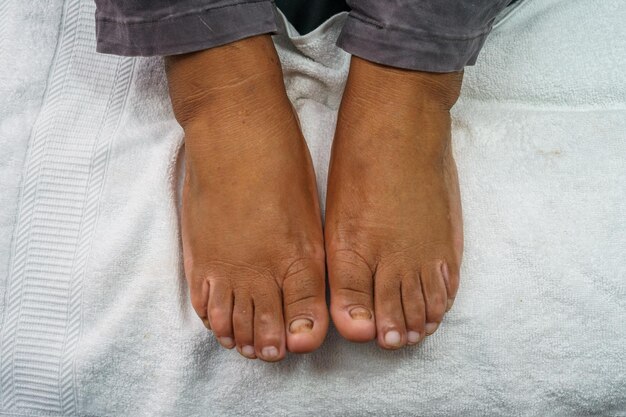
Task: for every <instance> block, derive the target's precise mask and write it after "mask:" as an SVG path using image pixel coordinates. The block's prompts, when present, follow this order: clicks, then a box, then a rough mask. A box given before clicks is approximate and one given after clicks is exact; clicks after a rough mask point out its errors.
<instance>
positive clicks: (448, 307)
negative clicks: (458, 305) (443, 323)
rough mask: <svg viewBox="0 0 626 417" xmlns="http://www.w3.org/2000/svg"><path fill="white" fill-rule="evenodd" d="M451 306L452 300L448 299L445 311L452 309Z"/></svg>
mask: <svg viewBox="0 0 626 417" xmlns="http://www.w3.org/2000/svg"><path fill="white" fill-rule="evenodd" d="M452 304H454V300H453V299H452V298H449V299H448V305H447V306H446V311H450V309H451V308H452Z"/></svg>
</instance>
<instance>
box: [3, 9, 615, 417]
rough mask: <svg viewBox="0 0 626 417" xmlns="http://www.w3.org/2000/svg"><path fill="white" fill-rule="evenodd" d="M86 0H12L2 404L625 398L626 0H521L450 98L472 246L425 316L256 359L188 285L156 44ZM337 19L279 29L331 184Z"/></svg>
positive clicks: (445, 412)
mask: <svg viewBox="0 0 626 417" xmlns="http://www.w3.org/2000/svg"><path fill="white" fill-rule="evenodd" d="M93 13H94V5H93V3H92V1H91V0H64V1H63V0H51V1H47V2H43V3H37V4H34V3H33V2H20V1H17V0H12V1H9V2H4V3H1V4H0V56H1V57H2V58H3V59H2V62H3V63H4V65H3V66H2V67H0V149H1V151H0V190H1V193H0V323H1V324H0V326H1V327H0V416H3V417H7V416H12V417H13V416H15V417H17V416H20V417H24V416H48V417H50V416H138V417H141V416H146V417H148V416H150V417H152V416H251V415H252V416H320V415H324V416H455V415H464V416H491V415H494V416H495V415H497V416H500V415H510V416H538V417H539V416H541V417H543V416H564V417H565V416H591V415H601V416H625V415H626V364H625V361H624V347H625V346H626V320H625V319H626V301H625V300H626V290H625V282H626V263H625V262H624V261H625V258H624V253H626V215H625V214H626V193H625V192H624V191H625V190H626V188H625V185H624V184H626V163H625V162H624V161H625V159H626V140H625V139H626V77H624V76H623V74H624V68H625V67H626V26H625V25H624V24H623V22H624V21H626V4H624V2H623V1H622V0H603V1H599V0H598V1H588V0H577V1H572V0H543V1H526V2H522V3H519V6H517V7H516V8H515V9H512V10H510V12H509V13H507V14H506V16H505V17H503V18H502V20H500V21H499V22H498V23H496V25H495V27H494V30H493V32H492V34H491V35H490V38H489V40H488V41H487V43H486V44H485V48H484V50H483V52H482V53H481V56H480V58H479V59H478V62H477V65H476V66H475V67H472V68H468V69H467V70H466V74H465V80H464V87H463V92H462V98H461V99H460V101H459V103H458V104H457V105H456V106H455V107H454V109H453V140H454V146H455V155H456V158H457V162H458V165H459V176H460V181H461V192H462V200H463V206H464V218H465V233H466V250H465V258H464V263H463V268H462V281H461V287H460V291H459V294H458V297H457V301H456V304H455V306H454V308H453V310H452V311H451V312H450V313H448V314H447V316H446V318H445V321H444V323H443V324H442V326H441V328H440V329H439V330H438V332H437V333H436V335H434V336H432V337H430V338H428V339H427V340H426V341H425V342H424V343H423V344H422V345H421V346H419V347H416V348H414V349H404V350H401V351H396V352H386V351H382V350H381V349H379V348H378V347H376V345H375V344H373V343H370V344H352V343H349V342H346V341H344V340H343V339H341V338H340V337H339V336H338V334H337V333H336V331H335V330H334V329H331V331H330V333H329V336H328V338H327V340H326V342H325V344H324V346H323V347H322V349H320V350H319V351H317V352H315V353H313V354H310V355H289V357H288V358H287V359H286V360H284V361H283V362H280V363H277V364H268V363H263V362H260V361H248V360H246V359H243V358H242V357H240V356H239V355H238V354H237V353H236V352H233V351H227V350H225V349H223V348H221V347H220V346H219V345H218V343H217V342H216V341H215V340H214V338H213V337H212V336H211V334H210V333H208V332H207V331H205V330H204V328H203V326H202V323H201V322H200V320H198V319H197V318H196V317H195V315H194V313H193V311H192V309H191V306H190V304H189V299H188V296H187V288H186V286H185V281H184V279H183V274H182V266H181V252H180V244H179V240H180V236H179V230H178V212H177V205H178V197H177V191H178V189H179V187H178V184H179V181H180V177H181V172H180V165H181V164H180V161H181V159H182V158H183V155H182V153H181V144H182V131H181V129H180V127H179V126H178V125H177V124H176V122H175V121H174V119H173V117H172V112H171V108H170V106H169V101H168V96H167V89H166V82H165V77H164V73H163V64H162V60H161V59H159V58H121V57H115V56H110V55H102V54H97V53H96V52H95V33H94V32H95V31H94V23H93ZM345 18H346V15H345V14H343V15H337V16H335V17H333V18H332V19H330V20H329V21H327V22H326V23H325V24H324V25H322V26H321V27H320V28H318V29H317V30H315V31H313V32H311V33H310V34H308V35H306V36H298V34H297V33H296V32H295V31H294V30H293V29H292V28H290V27H289V26H287V30H286V31H285V34H284V35H281V36H278V37H276V38H275V41H276V45H277V48H278V50H279V53H280V57H281V61H282V63H283V66H284V72H285V82H286V85H287V88H288V92H289V96H290V98H291V100H292V101H293V103H294V106H295V107H296V109H297V111H298V113H299V116H300V120H301V124H302V129H303V131H304V134H305V136H306V139H307V141H308V143H309V146H310V148H311V152H312V156H313V160H314V162H315V167H316V169H317V179H318V182H319V186H320V194H321V200H322V201H324V197H325V188H324V185H325V183H326V172H327V171H326V168H327V166H328V156H329V149H330V142H331V140H332V134H333V129H334V125H335V118H336V111H337V107H338V105H339V102H340V96H341V91H342V88H343V85H344V81H345V78H346V74H347V70H348V64H349V56H348V55H347V54H346V53H344V52H342V50H340V49H339V48H337V47H336V46H335V41H336V39H337V36H338V34H339V30H340V27H341V24H342V23H343V21H344V19H345Z"/></svg>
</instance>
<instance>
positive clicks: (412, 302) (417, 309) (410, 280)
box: [401, 273, 426, 345]
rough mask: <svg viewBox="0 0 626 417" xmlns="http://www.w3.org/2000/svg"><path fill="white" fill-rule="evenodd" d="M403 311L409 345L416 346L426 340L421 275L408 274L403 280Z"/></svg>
mask: <svg viewBox="0 0 626 417" xmlns="http://www.w3.org/2000/svg"><path fill="white" fill-rule="evenodd" d="M401 290H402V310H403V311H404V322H405V323H406V330H407V343H408V344H409V345H414V344H416V343H418V342H419V341H420V340H422V339H423V338H424V335H425V331H424V325H425V318H426V313H425V311H424V297H423V295H422V288H421V285H420V282H419V275H418V274H417V273H415V274H407V275H405V276H404V277H403V278H402V288H401Z"/></svg>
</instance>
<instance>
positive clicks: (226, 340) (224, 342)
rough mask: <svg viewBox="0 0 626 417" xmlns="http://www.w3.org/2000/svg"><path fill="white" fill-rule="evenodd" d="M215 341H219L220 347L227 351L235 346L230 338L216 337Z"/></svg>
mask: <svg viewBox="0 0 626 417" xmlns="http://www.w3.org/2000/svg"><path fill="white" fill-rule="evenodd" d="M217 340H219V342H220V344H221V345H222V346H224V347H225V348H228V349H230V348H232V347H233V346H234V345H235V343H234V342H233V339H232V338H231V337H218V338H217Z"/></svg>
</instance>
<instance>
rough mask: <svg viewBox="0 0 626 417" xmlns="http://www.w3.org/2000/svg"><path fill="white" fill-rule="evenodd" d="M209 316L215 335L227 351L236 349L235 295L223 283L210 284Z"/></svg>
mask: <svg viewBox="0 0 626 417" xmlns="http://www.w3.org/2000/svg"><path fill="white" fill-rule="evenodd" d="M207 310H208V316H209V323H210V325H211V329H212V330H213V334H215V337H217V340H218V342H220V344H221V345H222V346H224V347H225V348H227V349H232V348H233V347H235V341H234V339H233V293H232V290H231V288H230V285H228V284H227V283H225V282H223V281H217V280H216V281H213V282H211V283H210V290H209V304H208V308H207Z"/></svg>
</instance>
